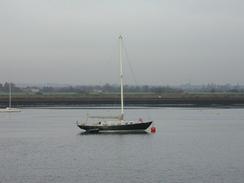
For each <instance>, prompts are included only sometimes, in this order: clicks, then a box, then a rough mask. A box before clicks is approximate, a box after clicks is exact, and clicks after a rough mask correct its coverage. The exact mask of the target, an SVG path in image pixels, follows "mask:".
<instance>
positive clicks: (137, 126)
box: [77, 36, 152, 132]
mask: <svg viewBox="0 0 244 183" xmlns="http://www.w3.org/2000/svg"><path fill="white" fill-rule="evenodd" d="M122 39H123V38H122V36H119V42H120V44H119V45H120V46H119V62H120V89H121V90H120V96H121V114H120V116H116V117H105V116H103V117H101V116H91V117H89V116H87V119H86V121H85V122H80V123H79V122H77V126H78V127H79V128H81V129H83V130H85V131H86V132H144V131H145V130H146V129H147V128H148V127H149V126H150V125H151V124H152V121H149V122H143V121H142V120H139V121H126V120H124V90H123V64H122ZM88 118H96V120H95V122H93V123H92V124H90V123H88Z"/></svg>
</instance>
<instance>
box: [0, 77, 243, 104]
mask: <svg viewBox="0 0 244 183" xmlns="http://www.w3.org/2000/svg"><path fill="white" fill-rule="evenodd" d="M11 87H12V105H13V106H14V107H63V106H67V107H103V106H104V107H107V106H109V107H115V106H119V105H120V86H118V85H110V84H105V85H94V86H92V85H91V86H87V85H80V86H69V85H62V86H60V85H58V86H57V85H56V86H55V85H51V86H50V85H49V86H28V85H25V86H23V85H22V86H19V85H15V84H13V83H11ZM124 89H125V96H124V97H125V106H129V107H130V106H136V107H140V106H141V107H145V106H148V107H161V106H162V107H163V106H167V107H171V106H172V107H244V86H241V85H230V84H226V85H215V84H208V85H191V84H185V85H181V86H177V87H176V86H174V87H173V86H149V85H143V86H130V85H125V86H124ZM8 103H9V83H7V82H5V83H4V84H1V83H0V107H1V108H2V107H7V106H8Z"/></svg>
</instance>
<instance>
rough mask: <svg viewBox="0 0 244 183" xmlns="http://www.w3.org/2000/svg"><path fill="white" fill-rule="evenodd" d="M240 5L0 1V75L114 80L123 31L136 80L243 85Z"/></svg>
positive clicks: (219, 1) (227, 1)
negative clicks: (119, 41) (120, 35)
mask: <svg viewBox="0 0 244 183" xmlns="http://www.w3.org/2000/svg"><path fill="white" fill-rule="evenodd" d="M243 10H244V1H243V0H161V1H160V0H87V1H82V0H72V1H70V0H0V82H4V81H8V80H11V81H13V82H17V83H68V84H104V83H118V79H119V78H118V56H117V55H118V39H117V37H118V35H119V34H122V35H123V36H124V38H125V45H126V49H127V51H128V55H129V60H130V62H131V65H132V67H133V70H134V73H135V75H136V79H137V80H138V84H162V85H166V84H172V85H175V84H183V83H188V82H191V83H193V84H204V83H212V82H213V83H218V84H224V83H233V84H236V83H239V84H244V72H243V71H244V11H243ZM125 58H126V57H125ZM126 60H127V59H125V73H126V83H127V84H135V82H134V80H133V77H132V74H131V72H130V69H129V66H128V64H127V61H126Z"/></svg>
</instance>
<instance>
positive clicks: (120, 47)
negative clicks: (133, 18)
mask: <svg viewBox="0 0 244 183" xmlns="http://www.w3.org/2000/svg"><path fill="white" fill-rule="evenodd" d="M122 40H123V38H122V36H121V35H120V36H119V63H120V97H121V116H120V120H124V89H123V63H122Z"/></svg>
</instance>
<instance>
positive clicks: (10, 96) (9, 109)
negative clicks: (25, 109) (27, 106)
mask: <svg viewBox="0 0 244 183" xmlns="http://www.w3.org/2000/svg"><path fill="white" fill-rule="evenodd" d="M0 112H21V110H20V109H17V108H12V91H11V83H9V106H8V107H6V108H3V109H0Z"/></svg>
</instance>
